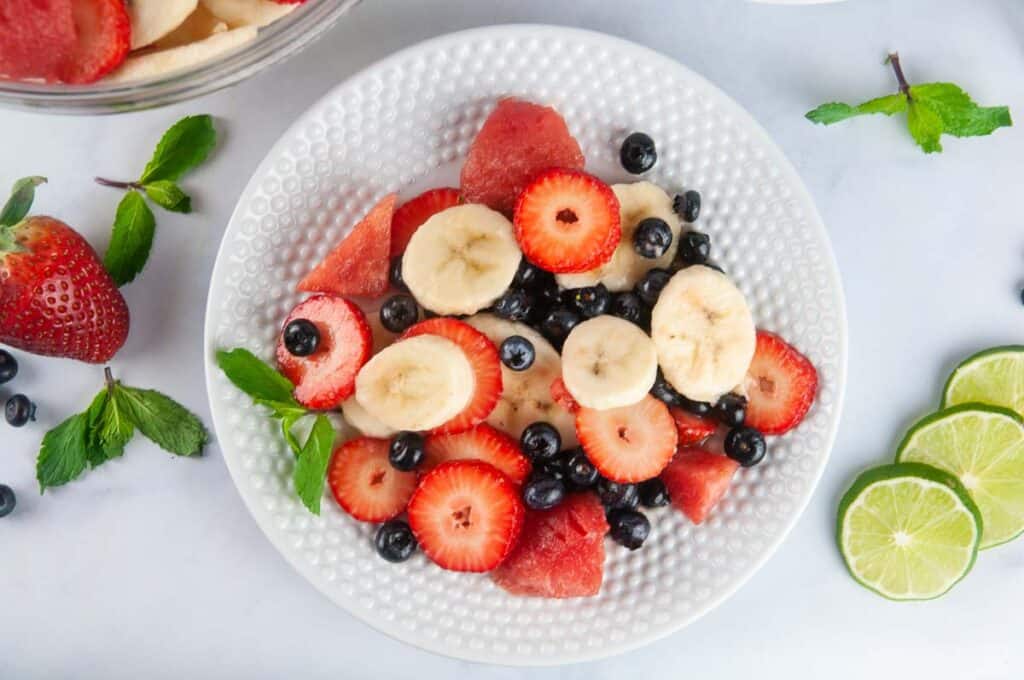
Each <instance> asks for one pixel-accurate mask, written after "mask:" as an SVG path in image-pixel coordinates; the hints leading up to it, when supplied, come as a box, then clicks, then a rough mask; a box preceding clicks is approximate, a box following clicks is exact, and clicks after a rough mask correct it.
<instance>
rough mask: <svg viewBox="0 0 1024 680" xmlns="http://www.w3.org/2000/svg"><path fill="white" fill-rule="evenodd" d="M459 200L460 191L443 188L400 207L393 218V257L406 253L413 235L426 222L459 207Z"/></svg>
mask: <svg viewBox="0 0 1024 680" xmlns="http://www.w3.org/2000/svg"><path fill="white" fill-rule="evenodd" d="M459 200H460V195H459V190H458V189H452V188H451V187H441V188H439V189H428V190H427V191H424V192H423V193H422V194H420V195H419V196H416V197H415V198H412V199H410V200H408V201H406V202H405V203H403V204H402V205H400V206H398V209H397V210H395V215H394V217H392V218H391V257H396V256H398V255H401V254H402V253H404V252H405V247H406V246H407V245H409V240H410V239H412V235H413V234H415V233H416V230H417V229H419V228H420V227H421V226H422V225H423V223H424V222H426V221H427V220H429V219H430V218H431V217H433V216H434V215H436V214H437V213H439V212H441V211H442V210H447V209H448V208H451V207H453V206H456V205H458V204H459Z"/></svg>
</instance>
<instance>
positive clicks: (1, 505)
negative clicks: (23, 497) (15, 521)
mask: <svg viewBox="0 0 1024 680" xmlns="http://www.w3.org/2000/svg"><path fill="white" fill-rule="evenodd" d="M17 504H18V499H17V497H16V496H15V495H14V489H12V488H11V487H9V486H7V485H6V484H0V517H6V516H7V515H9V514H11V513H12V512H14V506H15V505H17Z"/></svg>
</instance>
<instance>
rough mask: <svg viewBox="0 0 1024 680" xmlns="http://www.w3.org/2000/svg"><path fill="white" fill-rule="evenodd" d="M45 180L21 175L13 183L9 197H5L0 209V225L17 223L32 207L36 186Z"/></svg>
mask: <svg viewBox="0 0 1024 680" xmlns="http://www.w3.org/2000/svg"><path fill="white" fill-rule="evenodd" d="M45 181H46V178H45V177H39V176H34V177H22V178H21V179H19V180H18V181H17V182H15V183H14V187H13V188H12V189H11V197H10V198H8V199H7V203H5V204H4V208H3V210H0V227H6V226H10V225H12V224H17V223H18V222H21V220H22V219H24V218H25V215H27V214H28V211H29V210H30V209H31V208H32V201H33V200H35V197H36V187H37V186H39V185H40V184H42V183H43V182H45Z"/></svg>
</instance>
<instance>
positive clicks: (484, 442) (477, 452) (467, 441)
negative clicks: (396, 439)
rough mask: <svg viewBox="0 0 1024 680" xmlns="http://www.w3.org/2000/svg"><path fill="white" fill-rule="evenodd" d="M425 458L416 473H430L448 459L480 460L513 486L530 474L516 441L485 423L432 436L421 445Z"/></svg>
mask: <svg viewBox="0 0 1024 680" xmlns="http://www.w3.org/2000/svg"><path fill="white" fill-rule="evenodd" d="M424 448H425V450H426V455H425V456H424V458H423V462H422V463H420V467H419V470H420V474H425V473H427V472H430V471H431V470H433V469H434V468H435V467H437V466H438V465H440V464H441V463H444V462H446V461H449V460H482V461H483V462H485V463H490V464H491V465H493V466H494V467H496V468H498V470H500V471H501V472H503V473H505V475H506V476H507V477H508V478H509V479H510V480H512V482H513V483H515V484H522V483H523V480H525V479H526V476H527V475H529V474H530V467H531V466H530V460H529V459H528V458H527V457H526V456H524V455H523V454H522V452H521V451H520V450H519V444H518V442H516V440H514V439H512V438H511V437H509V436H508V435H507V434H505V433H504V432H499V431H498V430H496V429H494V428H493V427H491V426H490V425H487V424H486V423H481V424H479V425H477V426H476V427H474V428H472V429H470V430H466V431H465V432H458V433H455V434H432V435H429V436H428V437H427V440H426V442H425V443H424Z"/></svg>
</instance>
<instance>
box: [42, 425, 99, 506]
mask: <svg viewBox="0 0 1024 680" xmlns="http://www.w3.org/2000/svg"><path fill="white" fill-rule="evenodd" d="M88 427H89V419H88V417H87V415H86V414H85V413H78V414H75V415H73V416H71V417H70V418H68V419H67V420H65V421H64V422H63V423H61V424H60V425H58V426H57V427H55V428H53V429H52V430H50V431H49V432H47V433H46V435H45V436H44V437H43V444H42V447H41V448H40V450H39V457H38V459H37V460H36V480H37V481H38V482H39V493H43V492H44V491H46V489H48V488H50V487H53V486H60V485H62V484H67V483H68V482H70V481H71V480H73V479H75V478H77V477H78V476H79V475H80V474H82V472H83V471H84V470H85V466H86V463H87V461H88V459H89V455H88V452H87V431H88Z"/></svg>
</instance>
